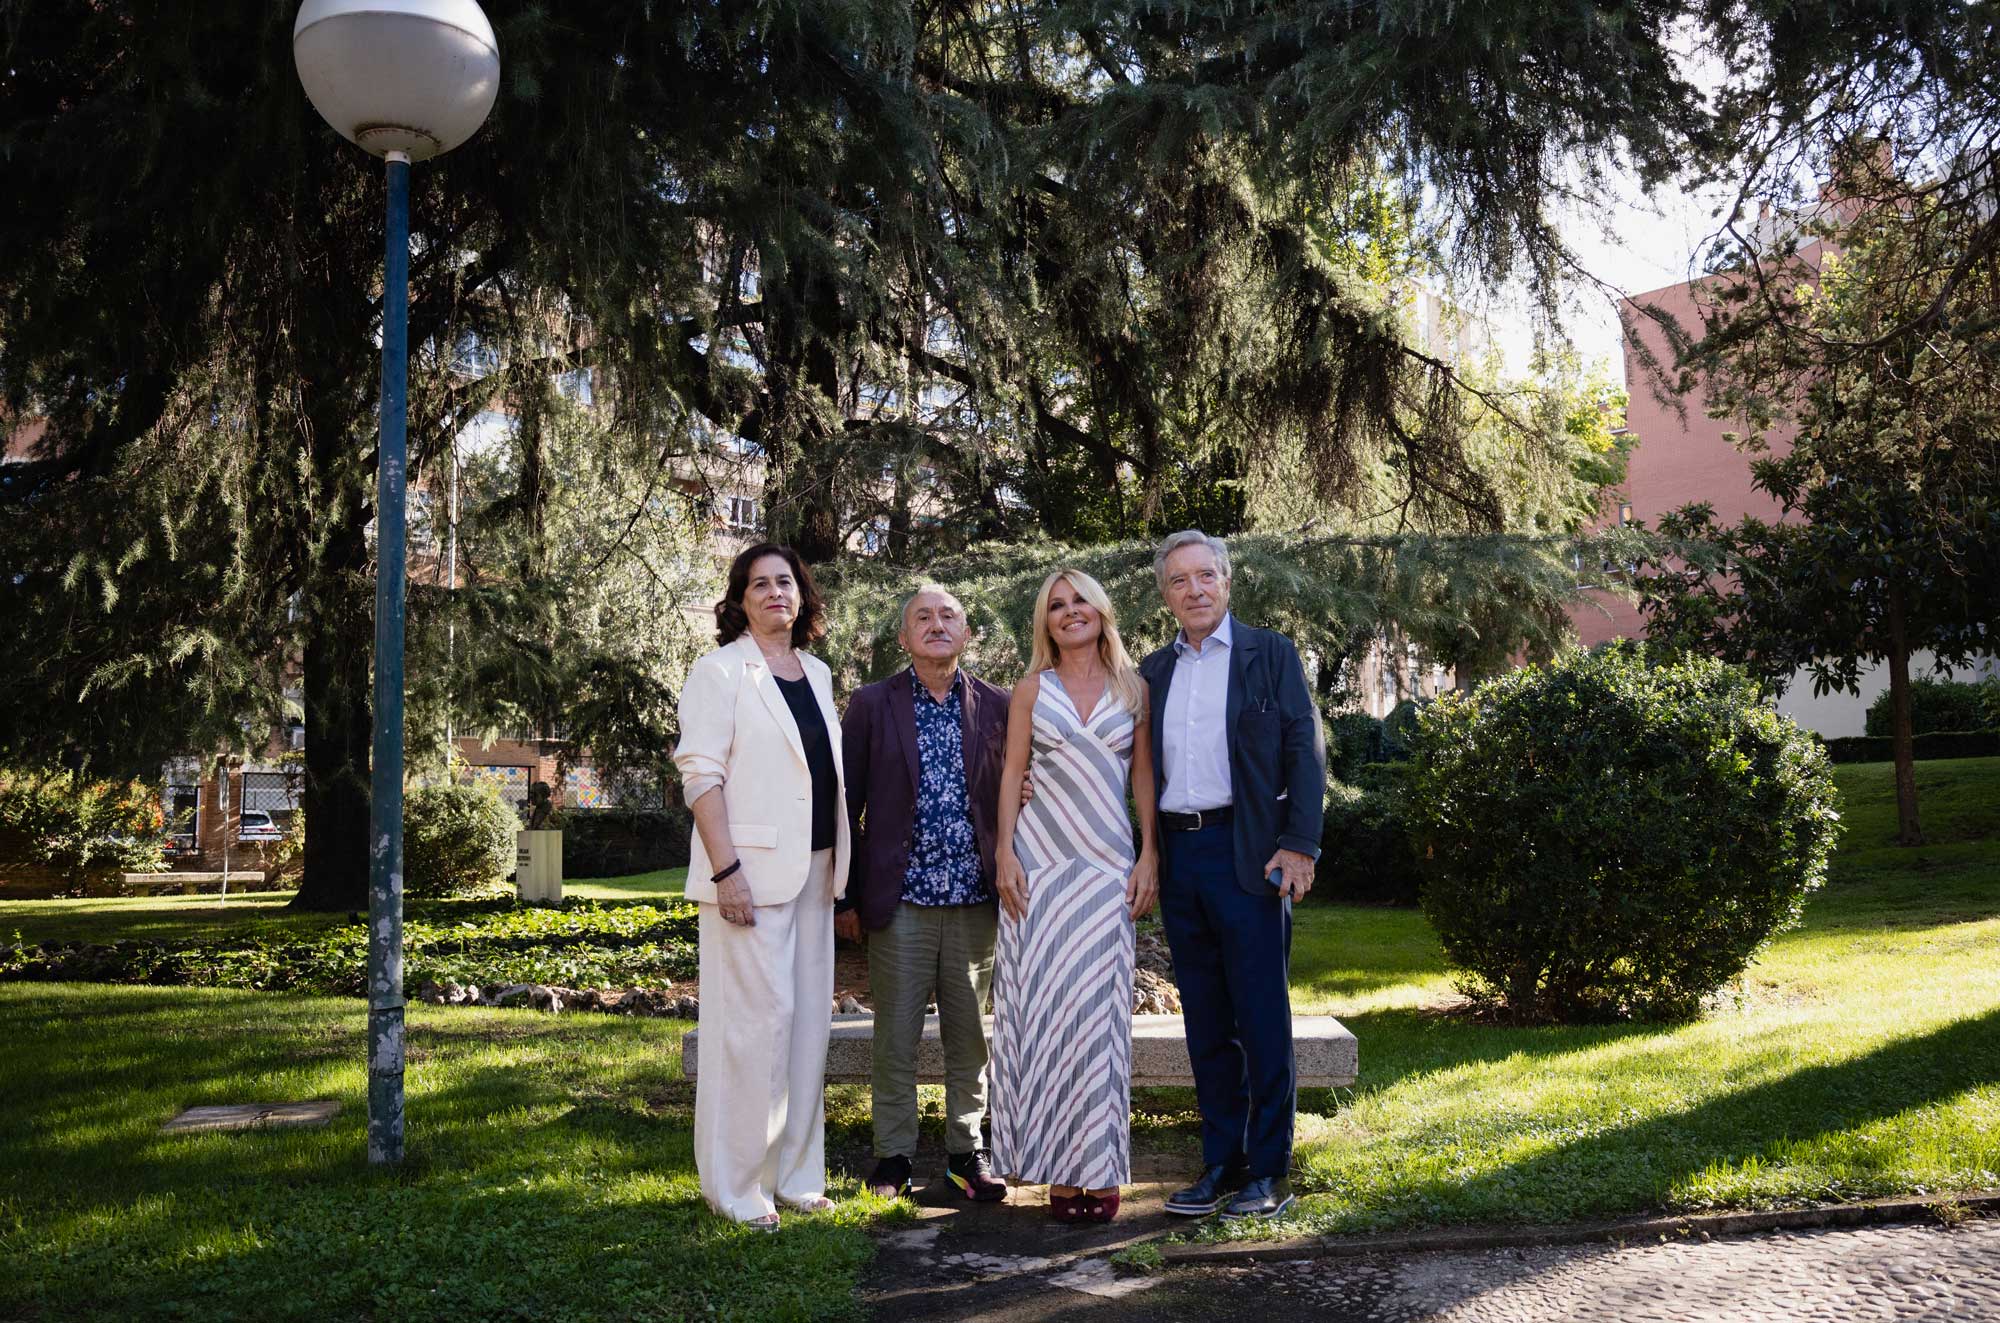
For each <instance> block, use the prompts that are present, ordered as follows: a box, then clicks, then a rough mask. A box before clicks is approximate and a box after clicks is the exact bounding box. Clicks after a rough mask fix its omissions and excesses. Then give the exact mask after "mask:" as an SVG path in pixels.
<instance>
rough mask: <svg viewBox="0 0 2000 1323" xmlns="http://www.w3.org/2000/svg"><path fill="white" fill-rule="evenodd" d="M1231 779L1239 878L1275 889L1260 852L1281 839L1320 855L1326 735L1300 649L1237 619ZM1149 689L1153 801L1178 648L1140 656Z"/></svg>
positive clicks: (1161, 783)
mask: <svg viewBox="0 0 2000 1323" xmlns="http://www.w3.org/2000/svg"><path fill="white" fill-rule="evenodd" d="M1230 634H1231V639H1230V652H1229V698H1228V703H1227V708H1226V711H1225V714H1224V718H1223V719H1224V722H1225V724H1226V725H1227V726H1228V729H1229V784H1230V798H1231V800H1232V808H1233V813H1232V815H1231V821H1232V823H1233V825H1234V832H1233V836H1234V846H1235V851H1236V882H1237V885H1238V886H1240V887H1242V888H1243V889H1244V890H1245V891H1247V892H1249V893H1250V894H1252V895H1254V896H1267V895H1269V894H1271V884H1270V883H1269V882H1267V881H1265V879H1264V861H1265V860H1267V859H1269V858H1270V857H1271V856H1272V854H1274V853H1276V851H1277V850H1278V848H1279V847H1280V846H1283V847H1284V848H1285V849H1287V850H1297V851H1298V852H1299V853H1301V854H1309V855H1311V856H1312V857H1313V858H1315V859H1317V858H1319V836H1320V827H1321V825H1322V823H1323V822H1324V820H1325V817H1326V737H1325V736H1324V735H1323V734H1322V733H1321V731H1320V726H1319V710H1318V709H1317V708H1315V707H1314V706H1313V701H1312V693H1311V692H1310V691H1309V690H1308V689H1307V688H1306V671H1305V667H1304V665H1302V664H1301V663H1300V661H1299V650H1298V649H1297V648H1296V647H1294V646H1293V645H1292V641H1291V640H1290V639H1288V638H1286V637H1285V636H1284V635H1283V634H1280V633H1278V632H1277V631H1275V630H1270V629H1253V628H1252V627H1250V626H1248V625H1245V624H1244V623H1243V622H1242V621H1241V620H1236V621H1234V622H1233V624H1232V626H1231V630H1230ZM1139 674H1140V675H1142V676H1144V677H1145V679H1146V684H1147V686H1148V687H1149V688H1150V689H1151V691H1152V703H1153V793H1154V796H1155V800H1154V802H1155V803H1157V802H1158V796H1159V795H1160V794H1161V793H1162V792H1163V791H1164V790H1165V788H1166V776H1167V773H1166V768H1167V756H1166V748H1167V746H1166V743H1165V742H1164V740H1163V739H1162V738H1161V727H1162V726H1163V725H1164V724H1165V721H1166V715H1167V688H1168V686H1170V685H1171V684H1173V681H1174V649H1173V645H1172V644H1168V645H1167V646H1166V647H1164V648H1161V649H1160V650H1159V651H1158V652H1155V653H1153V654H1151V655H1150V656H1148V657H1147V658H1146V660H1144V661H1142V662H1140V663H1139Z"/></svg>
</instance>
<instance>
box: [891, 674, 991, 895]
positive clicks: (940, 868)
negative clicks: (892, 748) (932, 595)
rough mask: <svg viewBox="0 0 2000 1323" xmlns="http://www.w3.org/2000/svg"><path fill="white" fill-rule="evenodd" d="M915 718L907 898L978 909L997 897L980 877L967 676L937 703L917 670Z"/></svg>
mask: <svg viewBox="0 0 2000 1323" xmlns="http://www.w3.org/2000/svg"><path fill="white" fill-rule="evenodd" d="M910 685H911V687H912V689H913V690H914V691H915V692H914V699H915V702H914V706H915V708H916V715H917V769H918V776H917V822H916V826H915V828H914V829H913V830H912V831H911V833H910V868H909V871H908V872H907V873H905V874H904V875H903V899H904V900H905V901H906V902H908V903H909V904H911V905H976V904H980V903H983V902H985V901H989V900H991V899H993V890H992V888H991V887H989V886H988V885H987V884H986V883H985V881H984V880H982V879H981V878H980V876H979V838H978V837H977V836H975V835H974V834H973V831H972V800H971V797H970V795H968V794H967V792H966V785H965V734H964V729H965V728H964V714H965V672H963V671H960V672H959V673H958V675H957V676H956V677H955V678H954V679H953V680H952V682H951V689H950V691H949V692H947V693H946V694H945V696H944V701H943V702H939V701H938V700H937V699H935V698H933V697H931V691H930V690H928V689H926V688H924V682H923V680H922V679H921V678H919V676H918V675H917V673H916V672H915V671H914V670H913V671H911V672H910Z"/></svg>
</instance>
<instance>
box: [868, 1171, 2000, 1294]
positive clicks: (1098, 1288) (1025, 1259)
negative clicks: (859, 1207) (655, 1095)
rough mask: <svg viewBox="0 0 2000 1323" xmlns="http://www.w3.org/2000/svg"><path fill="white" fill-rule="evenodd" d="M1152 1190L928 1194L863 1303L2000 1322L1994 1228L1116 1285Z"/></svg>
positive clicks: (1584, 1249) (1240, 1272)
mask: <svg viewBox="0 0 2000 1323" xmlns="http://www.w3.org/2000/svg"><path fill="white" fill-rule="evenodd" d="M1160 1189H1164V1187H1159V1189H1144V1190H1142V1191H1140V1192H1139V1193H1141V1197H1140V1198H1139V1199H1138V1200H1137V1201H1136V1204H1137V1206H1136V1207H1134V1208H1132V1216H1131V1217H1130V1218H1129V1219H1128V1218H1124V1217H1121V1218H1120V1222H1119V1224H1117V1225H1114V1226H1112V1227H1109V1228H1099V1229H1094V1230H1091V1231H1087V1232H1086V1231H1074V1230H1065V1229H1063V1228H1057V1227H1051V1226H1050V1225H1049V1224H1048V1223H1047V1222H1046V1221H1045V1220H1044V1218H1043V1216H1042V1213H1041V1210H1040V1208H1038V1207H1035V1206H1032V1204H1030V1205H1029V1206H1016V1205H1014V1204H1013V1203H1012V1202H1011V1201H1010V1203H1009V1205H1007V1206H1001V1207H995V1206H990V1205H988V1206H979V1207H972V1206H967V1205H963V1204H957V1205H953V1204H947V1203H945V1202H944V1200H943V1196H942V1195H941V1194H933V1195H930V1196H928V1197H926V1198H925V1199H924V1200H923V1202H924V1203H925V1204H926V1205H927V1206H926V1207H924V1208H923V1209H922V1210H921V1212H922V1216H921V1217H920V1219H919V1221H918V1222H916V1223H915V1224H913V1225H912V1226H909V1227H906V1228H902V1229H897V1230H890V1231H887V1232H885V1233H884V1234H883V1236H882V1238H881V1252H880V1254H879V1255H878V1256H877V1259H876V1262H875V1265H874V1267H873V1269H872V1270H871V1273H870V1281H869V1282H868V1284H867V1285H866V1286H865V1288H864V1296H865V1298H866V1301H867V1303H868V1305H869V1308H870V1310H871V1312H872V1313H873V1315H874V1316H875V1317H876V1318H878V1319H882V1320H886V1321H888V1323H922V1321H923V1320H929V1319H953V1320H957V1319H984V1320H994V1321H996V1323H1040V1321H1041V1320H1063V1323H1071V1321H1072V1320H1077V1319H1087V1320H1090V1321H1091V1323H1098V1321H1100V1320H1102V1321H1103V1323H1113V1321H1117V1323H1124V1321H1126V1320H1133V1321H1136V1320H1162V1321H1163V1323H1174V1321H1176V1320H1187V1321H1188V1323H1278V1321H1279V1320H1282V1319H1285V1318H1288V1317H1297V1318H1309V1319H1319V1320H1329V1321H1331V1323H1433V1321H1436V1323H1556V1321H1558V1320H1577V1321H1578V1323H1585V1321H1588V1323H1696V1321H1697V1320H1699V1323H1712V1321H1713V1320H1729V1321H1730V1323H1735V1321H1737V1320H1741V1321H1742V1323H1807V1321H1810V1323H1820V1321H1821V1320H1825V1321H1826V1323H1835V1321H1836V1320H1837V1321H1838V1323H1905V1321H1906V1320H1937V1323H1946V1321H1947V1320H1949V1321H1950V1323H1960V1321H1961V1320H1964V1321H1974V1320H1994V1321H1995V1323H2000V1218H1988V1219H1976V1220H1972V1221H1968V1222H1965V1223H1963V1224H1961V1225H1959V1226H1956V1227H1943V1226H1938V1225H1896V1226H1866V1227H1850V1228H1821V1229H1812V1230H1796V1231H1772V1232H1764V1233H1760V1234H1755V1235H1746V1236H1736V1237H1728V1238H1718V1239H1715V1240H1710V1241H1703V1240H1700V1239H1684V1240H1673V1241H1669V1242H1667V1243H1659V1242H1657V1241H1655V1242H1654V1243H1651V1244H1636V1245H1626V1246H1622V1247H1621V1246H1616V1245H1607V1244H1591V1245H1563V1246H1544V1247H1536V1248H1525V1249H1483V1250H1431V1251H1426V1252H1422V1253H1415V1254H1393V1255H1390V1254H1384V1255H1375V1256H1367V1255H1364V1256H1357V1257H1340V1258H1322V1259H1310V1260H1301V1261H1290V1262H1262V1263H1232V1264H1229V1265H1226V1266H1186V1267H1174V1268H1169V1269H1167V1270H1165V1271H1163V1272H1156V1273H1152V1274H1142V1275H1128V1274H1126V1273H1123V1272H1121V1271H1119V1270H1118V1269H1117V1268H1116V1267H1115V1266H1114V1265H1113V1264H1112V1263H1111V1261H1110V1255H1111V1254H1112V1253H1114V1252H1115V1251H1116V1250H1117V1249H1119V1248H1121V1247H1122V1246H1125V1245H1128V1244H1130V1243H1132V1242H1134V1241H1136V1240H1143V1239H1146V1238H1148V1236H1149V1235H1151V1234H1154V1233H1157V1232H1158V1231H1159V1230H1160V1229H1161V1228H1162V1227H1164V1226H1166V1225H1167V1224H1168V1222H1167V1219H1166V1218H1165V1216H1164V1214H1163V1213H1162V1212H1161V1211H1160V1209H1159V1206H1158V1204H1159V1198H1160V1193H1159V1190H1160ZM1040 1193H1041V1192H1040V1191H1026V1190H1016V1191H1015V1192H1014V1194H1013V1196H1012V1200H1020V1201H1022V1202H1023V1203H1024V1204H1026V1203H1028V1201H1031V1200H1034V1199H1036V1198H1038V1197H1039V1195H1040Z"/></svg>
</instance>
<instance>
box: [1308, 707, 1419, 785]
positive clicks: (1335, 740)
mask: <svg viewBox="0 0 2000 1323" xmlns="http://www.w3.org/2000/svg"><path fill="white" fill-rule="evenodd" d="M1419 710H1420V705H1419V704H1418V703H1416V702H1414V701H1413V700H1411V699H1407V698H1406V699H1404V700H1403V701H1402V702H1400V703H1398V704H1396V706H1395V708H1394V709H1392V710H1391V711H1390V713H1389V715H1388V716H1387V717H1386V718H1383V717H1371V716H1369V715H1368V714H1367V713H1366V712H1337V713H1335V714H1334V715H1333V716H1332V717H1331V718H1329V719H1328V721H1327V726H1328V727H1329V730H1330V734H1329V737H1328V739H1327V745H1326V771H1327V775H1328V776H1331V777H1332V778H1333V779H1334V780H1336V781H1340V782H1344V783H1345V784H1347V785H1354V784H1357V783H1358V782H1359V781H1360V780H1361V770H1362V769H1363V768H1364V767H1369V766H1372V765H1374V764H1377V763H1392V762H1402V761H1404V760H1405V759H1407V758H1408V757H1409V756H1410V738H1411V736H1412V735H1413V734H1414V733H1415V730H1416V715H1417V712H1418V711H1419Z"/></svg>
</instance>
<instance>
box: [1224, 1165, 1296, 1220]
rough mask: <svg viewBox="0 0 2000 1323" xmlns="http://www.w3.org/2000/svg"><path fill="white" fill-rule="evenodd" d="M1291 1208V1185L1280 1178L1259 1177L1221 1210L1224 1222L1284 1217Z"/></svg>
mask: <svg viewBox="0 0 2000 1323" xmlns="http://www.w3.org/2000/svg"><path fill="white" fill-rule="evenodd" d="M1291 1206H1292V1183H1291V1182H1290V1181H1288V1180H1286V1179H1285V1178H1284V1177H1282V1176H1259V1177H1258V1178H1257V1179H1256V1180H1254V1181H1252V1182H1250V1183H1249V1184H1248V1185H1246V1186H1244V1187H1243V1189H1242V1190H1241V1191H1239V1192H1238V1193H1237V1195H1236V1197H1235V1198H1234V1199H1231V1200H1230V1201H1229V1206H1228V1207H1227V1208H1225V1209H1223V1210H1222V1218H1223V1220H1224V1221H1225V1222H1236V1221H1241V1220H1242V1219H1244V1218H1256V1219H1258V1220H1260V1221H1262V1220H1268V1219H1270V1218H1274V1217H1282V1216H1284V1213H1285V1210H1286V1209H1288V1208H1290V1207H1291Z"/></svg>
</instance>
